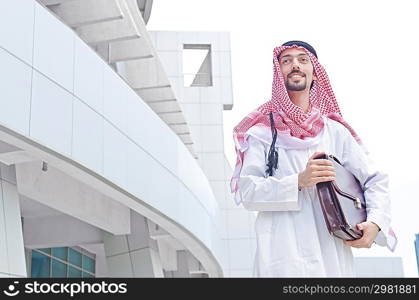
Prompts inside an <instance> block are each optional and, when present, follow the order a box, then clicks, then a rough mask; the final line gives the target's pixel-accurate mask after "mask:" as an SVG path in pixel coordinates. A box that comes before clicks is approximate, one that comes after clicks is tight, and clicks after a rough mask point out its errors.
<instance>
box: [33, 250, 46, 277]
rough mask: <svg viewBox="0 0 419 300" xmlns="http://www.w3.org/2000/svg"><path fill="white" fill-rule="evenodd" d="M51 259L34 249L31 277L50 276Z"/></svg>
mask: <svg viewBox="0 0 419 300" xmlns="http://www.w3.org/2000/svg"><path fill="white" fill-rule="evenodd" d="M50 264H51V259H50V258H49V257H48V256H46V255H44V254H42V253H39V252H36V251H32V265H31V277H36V278H49V277H50V274H49V269H50Z"/></svg>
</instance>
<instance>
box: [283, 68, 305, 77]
mask: <svg viewBox="0 0 419 300" xmlns="http://www.w3.org/2000/svg"><path fill="white" fill-rule="evenodd" d="M295 74H297V75H300V76H303V77H306V74H304V73H303V72H301V71H298V70H294V71H291V73H289V74H288V76H287V77H288V78H289V77H291V76H292V75H295Z"/></svg>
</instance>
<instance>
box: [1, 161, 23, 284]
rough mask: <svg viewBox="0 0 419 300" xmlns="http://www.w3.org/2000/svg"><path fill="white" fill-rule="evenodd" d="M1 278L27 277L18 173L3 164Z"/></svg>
mask: <svg viewBox="0 0 419 300" xmlns="http://www.w3.org/2000/svg"><path fill="white" fill-rule="evenodd" d="M0 277H27V271H26V259H25V249H24V243H23V234H22V221H21V214H20V204H19V194H18V192H17V187H16V172H15V168H14V166H6V165H4V164H1V163H0Z"/></svg>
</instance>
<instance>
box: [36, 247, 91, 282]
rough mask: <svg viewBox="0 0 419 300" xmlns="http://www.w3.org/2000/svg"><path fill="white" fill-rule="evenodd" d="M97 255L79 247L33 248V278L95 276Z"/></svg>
mask: <svg viewBox="0 0 419 300" xmlns="http://www.w3.org/2000/svg"><path fill="white" fill-rule="evenodd" d="M95 265H96V260H95V256H94V254H92V253H89V252H88V251H86V250H84V249H81V248H79V247H74V248H69V247H57V248H42V249H34V250H32V264H31V277H33V278H63V277H64V278H67V277H69V278H70V277H72V278H90V277H95Z"/></svg>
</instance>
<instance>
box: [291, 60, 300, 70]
mask: <svg viewBox="0 0 419 300" xmlns="http://www.w3.org/2000/svg"><path fill="white" fill-rule="evenodd" d="M292 70H300V63H299V61H298V59H295V58H294V59H293V60H292Z"/></svg>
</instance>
